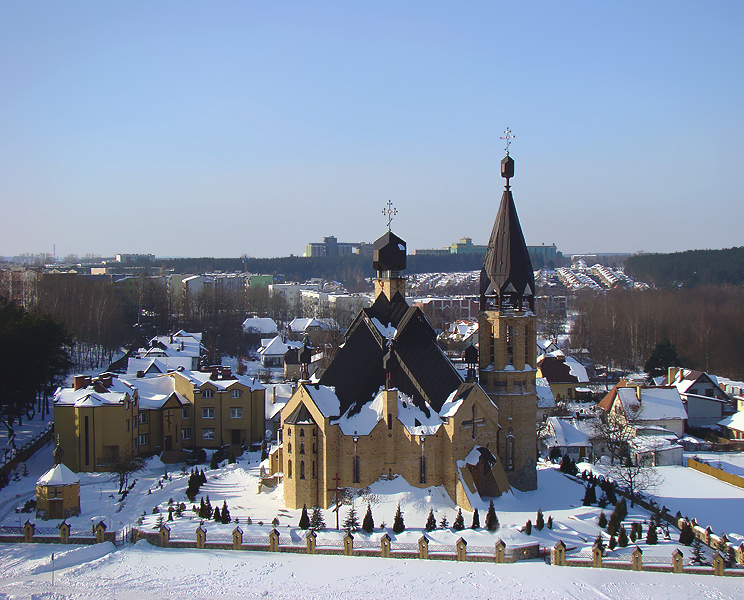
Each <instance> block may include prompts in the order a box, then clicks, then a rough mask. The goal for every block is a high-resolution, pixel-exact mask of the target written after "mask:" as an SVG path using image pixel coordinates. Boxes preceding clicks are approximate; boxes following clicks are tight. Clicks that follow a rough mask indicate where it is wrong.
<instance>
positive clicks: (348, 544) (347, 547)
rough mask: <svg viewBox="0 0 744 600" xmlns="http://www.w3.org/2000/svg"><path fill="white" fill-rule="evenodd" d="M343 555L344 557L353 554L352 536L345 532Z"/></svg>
mask: <svg viewBox="0 0 744 600" xmlns="http://www.w3.org/2000/svg"><path fill="white" fill-rule="evenodd" d="M344 554H345V555H346V556H351V555H352V554H354V536H353V535H351V532H350V531H347V532H346V535H345V536H344Z"/></svg>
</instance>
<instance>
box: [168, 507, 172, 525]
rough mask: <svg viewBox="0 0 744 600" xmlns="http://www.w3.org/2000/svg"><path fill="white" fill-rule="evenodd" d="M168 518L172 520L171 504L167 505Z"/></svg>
mask: <svg viewBox="0 0 744 600" xmlns="http://www.w3.org/2000/svg"><path fill="white" fill-rule="evenodd" d="M168 520H169V521H172V520H173V507H172V506H169V507H168Z"/></svg>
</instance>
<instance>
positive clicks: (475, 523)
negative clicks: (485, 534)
mask: <svg viewBox="0 0 744 600" xmlns="http://www.w3.org/2000/svg"><path fill="white" fill-rule="evenodd" d="M470 529H480V516H479V515H478V509H477V508H476V509H474V510H473V522H472V524H471V525H470Z"/></svg>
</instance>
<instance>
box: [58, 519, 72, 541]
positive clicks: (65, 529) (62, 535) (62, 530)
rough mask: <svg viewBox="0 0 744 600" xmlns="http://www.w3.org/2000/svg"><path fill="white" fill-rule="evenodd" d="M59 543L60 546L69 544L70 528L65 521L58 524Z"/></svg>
mask: <svg viewBox="0 0 744 600" xmlns="http://www.w3.org/2000/svg"><path fill="white" fill-rule="evenodd" d="M59 541H60V543H62V544H69V543H70V526H69V525H68V524H67V521H62V522H61V523H60V524H59Z"/></svg>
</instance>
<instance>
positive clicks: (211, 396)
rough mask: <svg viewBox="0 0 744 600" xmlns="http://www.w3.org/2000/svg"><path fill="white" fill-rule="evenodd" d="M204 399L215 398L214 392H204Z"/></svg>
mask: <svg viewBox="0 0 744 600" xmlns="http://www.w3.org/2000/svg"><path fill="white" fill-rule="evenodd" d="M202 398H214V390H209V389H207V390H202Z"/></svg>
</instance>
